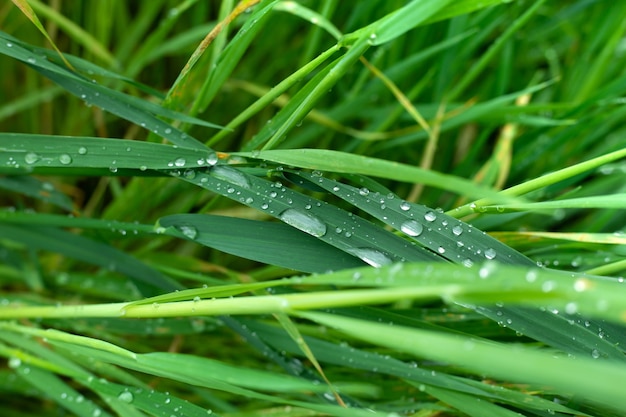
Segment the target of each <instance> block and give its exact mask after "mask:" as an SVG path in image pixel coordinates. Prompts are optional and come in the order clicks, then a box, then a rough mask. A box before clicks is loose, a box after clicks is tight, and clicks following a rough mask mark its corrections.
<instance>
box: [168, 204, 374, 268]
mask: <svg viewBox="0 0 626 417" xmlns="http://www.w3.org/2000/svg"><path fill="white" fill-rule="evenodd" d="M159 225H160V226H163V227H174V228H176V229H178V230H179V231H181V233H182V234H183V236H187V238H189V239H190V240H193V241H194V242H196V243H198V244H201V245H205V246H208V247H212V248H215V249H218V250H221V251H223V252H226V253H231V254H233V255H237V256H241V257H242V258H247V259H252V260H255V261H259V262H263V263H266V264H270V265H280V266H283V267H285V268H290V269H294V270H297V271H302V272H326V271H333V270H340V269H346V268H353V267H356V266H360V265H362V264H363V263H362V261H360V260H358V259H357V258H355V257H354V256H351V255H349V254H347V253H346V252H344V251H342V250H339V249H337V248H335V247H333V246H330V245H328V244H326V243H324V242H322V241H320V240H319V239H316V238H315V237H313V236H310V235H308V234H306V233H304V232H301V231H299V230H297V229H294V228H293V227H290V226H287V225H285V224H280V223H269V222H267V221H255V220H246V219H237V218H229V217H222V216H209V215H196V214H176V215H172V216H167V217H162V218H161V219H159ZM320 257H322V258H323V259H324V260H325V261H324V262H322V263H320V261H319V260H320Z"/></svg>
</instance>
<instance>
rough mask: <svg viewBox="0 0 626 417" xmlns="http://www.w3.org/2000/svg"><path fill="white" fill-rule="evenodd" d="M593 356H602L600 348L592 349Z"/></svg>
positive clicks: (596, 357)
mask: <svg viewBox="0 0 626 417" xmlns="http://www.w3.org/2000/svg"><path fill="white" fill-rule="evenodd" d="M591 357H592V358H594V359H598V358H599V357H600V351H599V350H598V349H593V350H592V351H591Z"/></svg>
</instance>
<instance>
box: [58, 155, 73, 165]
mask: <svg viewBox="0 0 626 417" xmlns="http://www.w3.org/2000/svg"><path fill="white" fill-rule="evenodd" d="M59 162H60V163H61V164H63V165H69V164H71V163H72V157H71V156H69V155H68V154H66V153H63V154H61V155H59Z"/></svg>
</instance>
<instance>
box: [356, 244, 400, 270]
mask: <svg viewBox="0 0 626 417" xmlns="http://www.w3.org/2000/svg"><path fill="white" fill-rule="evenodd" d="M346 252H348V253H349V254H351V255H354V256H356V257H357V258H360V259H361V260H363V261H364V262H365V263H367V264H369V265H371V266H373V267H375V268H380V267H381V266H383V265H388V264H390V263H393V261H392V260H391V258H389V257H388V256H387V255H385V254H384V253H382V252H380V251H378V250H376V249H372V248H350V249H348V250H346Z"/></svg>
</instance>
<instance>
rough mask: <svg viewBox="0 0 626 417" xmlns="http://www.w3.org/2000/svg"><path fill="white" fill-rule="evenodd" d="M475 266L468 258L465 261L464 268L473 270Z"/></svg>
mask: <svg viewBox="0 0 626 417" xmlns="http://www.w3.org/2000/svg"><path fill="white" fill-rule="evenodd" d="M473 265H474V262H472V260H471V259H469V258H466V259H464V260H463V266H465V267H467V268H471V267H472V266H473Z"/></svg>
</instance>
